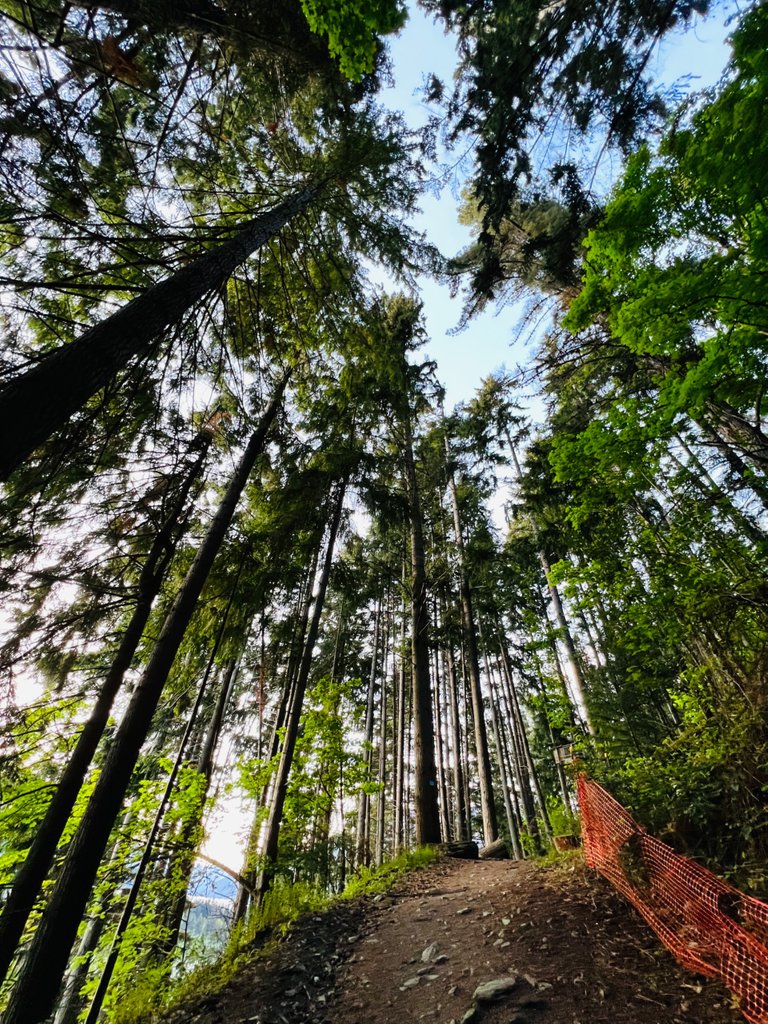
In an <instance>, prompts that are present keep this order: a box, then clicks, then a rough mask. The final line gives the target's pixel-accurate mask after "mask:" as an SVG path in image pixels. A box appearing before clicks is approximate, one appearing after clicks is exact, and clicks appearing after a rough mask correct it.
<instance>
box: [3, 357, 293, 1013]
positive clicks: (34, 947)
mask: <svg viewBox="0 0 768 1024" xmlns="http://www.w3.org/2000/svg"><path fill="white" fill-rule="evenodd" d="M288 377H289V373H286V374H285V375H284V376H283V379H282V381H281V382H280V384H279V385H278V387H277V389H276V391H275V394H274V396H273V398H272V400H271V401H270V403H269V405H268V406H267V408H266V409H265V410H264V413H263V414H262V417H261V420H260V422H259V425H258V428H257V429H256V430H255V431H254V433H253V435H252V436H251V439H250V441H249V442H248V445H247V447H246V449H245V452H244V453H243V455H242V458H241V459H240V462H239V464H238V466H237V469H236V470H235V472H234V474H233V476H232V478H231V480H230V482H229V485H228V487H227V489H226V491H225V493H224V497H223V498H222V500H221V503H220V504H219V507H218V510H217V512H216V514H215V516H214V518H213V520H212V521H211V525H210V526H209V528H208V532H207V534H206V536H205V538H204V539H203V541H202V543H201V545H200V548H199V549H198V551H197V554H196V555H195V558H194V560H193V562H192V565H191V566H190V568H189V570H188V572H187V575H186V577H185V579H184V582H183V584H182V586H181V588H180V590H179V592H178V594H177V596H176V599H175V601H174V602H173V605H172V606H171V609H170V611H169V612H168V614H167V616H166V618H165V622H164V623H163V627H162V629H161V632H160V636H159V637H158V640H157V643H156V644H155V648H154V650H153V652H152V656H151V658H150V660H149V662H148V664H147V666H146V668H145V670H144V672H143V673H142V676H141V679H140V680H139V682H138V684H137V686H136V689H135V690H134V692H133V696H132V698H131V701H130V703H129V705H128V708H127V710H126V713H125V716H124V717H123V720H122V722H121V724H120V728H119V729H118V731H117V733H116V735H115V738H114V741H113V743H112V745H111V747H110V749H109V753H108V755H107V757H106V759H105V762H104V767H103V769H102V772H101V775H100V777H99V781H98V783H97V784H96V788H95V789H94V791H93V794H92V795H91V799H90V800H89V802H88V806H87V807H86V809H85V813H84V815H83V819H82V821H81V823H80V826H79V828H78V830H77V832H76V833H75V835H74V837H73V838H72V841H71V843H70V845H69V849H68V852H67V857H66V859H65V861H64V864H63V867H62V871H61V875H60V876H59V879H58V881H57V883H56V886H55V887H54V890H53V892H52V894H51V897H50V899H49V901H48V904H47V906H46V908H45V911H44V912H43V916H42V919H41V921H40V924H39V925H38V928H37V931H36V932H35V935H34V938H33V940H32V943H31V945H30V949H29V952H28V954H27V956H26V958H25V960H24V964H23V967H22V969H21V971H20V972H19V977H18V981H17V983H16V985H15V987H14V990H13V992H12V994H11V999H10V1002H9V1004H8V1010H7V1013H6V1018H5V1024H40V1022H41V1021H43V1020H45V1018H46V1017H47V1016H48V1015H49V1014H50V1012H51V1010H52V1008H53V1004H54V1002H55V999H56V993H57V991H58V988H59V985H60V984H61V979H62V977H63V975H64V971H65V969H66V966H67V959H68V957H69V954H70V951H71V949H72V944H73V943H74V940H75V938H76V936H77V929H78V925H79V923H80V920H81V918H82V916H83V912H84V911H85V907H86V904H87V902H88V897H89V895H90V892H91V889H92V888H93V885H94V882H95V880H96V875H97V872H98V868H99V864H100V862H101V859H102V857H103V856H104V851H105V849H106V846H107V843H108V841H109V835H110V832H111V830H112V826H113V824H114V822H115V819H116V818H117V815H118V813H119V810H120V806H121V804H122V802H123V798H124V797H125V793H126V791H127V789H128V785H129V783H130V780H131V775H132V773H133V769H134V767H135V765H136V761H137V760H138V757H139V754H140V752H141V747H142V745H143V743H144V741H145V739H146V737H147V734H148V732H149V728H150V725H151V722H152V717H153V714H154V711H155V709H156V707H157V704H158V702H159V700H160V696H161V694H162V692H163V689H164V687H165V683H166V681H167V679H168V675H169V673H170V670H171V667H172V666H173V662H174V660H175V658H176V654H177V652H178V650H179V647H180V646H181V642H182V640H183V639H184V634H185V632H186V629H187V626H188V625H189V622H190V619H191V618H192V615H193V613H194V611H195V608H196V606H197V601H198V598H199V597H200V593H201V592H202V589H203V586H204V585H205V582H206V580H207V578H208V574H209V572H210V570H211V567H212V565H213V562H214V559H215V557H216V555H217V553H218V551H219V549H220V548H221V545H222V543H223V541H224V538H225V536H226V534H227V530H228V529H229V526H230V524H231V522H232V519H233V517H234V514H235V510H236V508H237V503H238V500H239V498H240V495H241V494H242V491H243V489H244V487H245V485H246V483H247V481H248V477H249V475H250V473H251V470H252V469H253V466H254V464H255V462H256V459H257V457H258V456H259V454H260V453H261V451H262V450H263V448H264V442H265V440H266V436H267V432H268V431H269V428H270V427H271V425H272V422H273V420H274V419H275V416H276V415H277V411H278V409H279V407H280V403H281V401H282V397H283V392H284V390H285V387H286V385H287V383H288Z"/></svg>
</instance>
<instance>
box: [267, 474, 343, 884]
mask: <svg viewBox="0 0 768 1024" xmlns="http://www.w3.org/2000/svg"><path fill="white" fill-rule="evenodd" d="M346 489H347V481H346V478H345V479H344V480H342V481H341V482H340V483H339V485H338V491H337V495H336V502H335V506H334V510H333V514H332V517H331V523H330V526H329V530H328V547H327V549H326V552H325V559H324V561H323V568H322V571H321V573H320V579H319V581H318V584H317V593H316V595H315V603H314V607H313V609H312V619H311V621H310V624H309V630H308V631H307V638H306V641H305V643H304V652H303V654H302V658H301V664H300V666H299V671H298V675H297V678H296V687H295V692H294V695H293V701H292V702H291V707H290V710H289V712H288V717H287V719H286V723H285V736H284V737H283V749H282V752H281V755H280V764H279V766H278V769H277V776H276V778H275V788H274V791H273V793H272V803H271V806H270V810H269V819H268V821H267V832H266V838H265V841H264V868H263V870H262V871H261V875H260V877H259V884H258V893H259V897H260V898H261V897H263V896H264V895H265V894H266V893H267V892H268V890H269V887H270V885H271V884H272V877H273V875H274V870H275V864H276V862H277V851H278V845H279V842H280V825H281V822H282V818H283V808H284V807H285V798H286V796H287V794H288V779H289V776H290V772H291V765H292V764H293V753H294V750H295V749H296V740H297V739H298V735H299V722H300V721H301V712H302V708H303V706H304V695H305V693H306V690H307V683H308V681H309V672H310V669H311V668H312V658H313V657H314V650H315V643H316V642H317V635H318V632H319V629H320V616H321V615H322V611H323V605H324V603H325V593H326V590H327V589H328V579H329V577H330V575H331V566H332V565H333V550H334V547H335V544H336V535H337V534H338V532H339V526H340V525H341V514H342V511H343V509H344V495H345V493H346Z"/></svg>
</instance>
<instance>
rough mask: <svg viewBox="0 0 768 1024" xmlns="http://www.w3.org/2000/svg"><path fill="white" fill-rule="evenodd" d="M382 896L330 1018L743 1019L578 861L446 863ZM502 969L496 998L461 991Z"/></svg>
mask: <svg viewBox="0 0 768 1024" xmlns="http://www.w3.org/2000/svg"><path fill="white" fill-rule="evenodd" d="M388 903H389V905H388V906H381V905H380V906H379V908H378V909H377V910H376V911H375V912H374V914H373V915H369V916H368V920H367V922H366V927H365V932H366V934H365V935H364V936H363V937H362V938H361V939H360V941H359V942H358V943H357V944H356V946H355V951H354V955H353V958H352V959H351V960H350V961H349V962H348V963H347V965H346V967H345V968H344V969H343V972H342V974H341V976H340V978H339V981H338V984H337V991H338V992H339V993H340V994H339V996H338V997H337V999H336V1000H335V1001H334V1002H333V1003H332V1005H331V1006H330V1007H329V1009H328V1020H329V1021H330V1022H332V1024H362V1022H365V1024H394V1022H398V1024H400V1022H402V1024H410V1022H412V1021H435V1022H439V1024H448V1022H449V1021H452V1020H453V1021H456V1022H457V1024H458V1022H460V1021H462V1020H465V1019H466V1020H467V1021H469V1020H471V1021H472V1022H473V1024H474V1022H475V1021H477V1022H483V1024H524V1022H530V1024H601V1022H611V1024H646V1022H647V1024H660V1022H667V1021H668V1022H675V1024H677V1022H680V1024H694V1022H697V1024H698V1022H701V1024H705V1022H706V1024H726V1022H728V1024H735V1022H737V1021H742V1022H743V1018H742V1017H741V1015H740V1014H739V1013H738V1012H737V1011H736V1010H734V1009H733V1007H732V1005H731V999H730V996H729V995H728V993H727V992H726V990H725V989H723V988H721V987H720V986H716V985H713V984H711V983H708V982H705V983H702V982H701V980H700V979H697V978H695V977H693V976H692V975H690V974H688V973H687V972H685V971H683V970H682V968H680V967H678V966H677V964H676V963H675V961H674V960H673V959H672V957H671V956H669V955H668V954H667V953H666V952H665V951H664V950H662V949H660V947H659V944H658V941H657V940H656V938H655V936H654V935H653V933H652V932H651V931H650V930H649V929H648V927H647V926H646V925H645V923H644V922H643V921H642V920H641V919H640V918H639V916H638V915H637V914H636V913H635V911H634V910H633V909H632V908H631V907H629V906H628V905H627V904H626V902H625V901H623V900H622V899H621V898H620V897H618V896H616V895H614V894H613V893H612V891H611V890H610V889H609V887H608V886H607V885H606V884H605V883H603V882H602V881H600V880H598V879H596V878H594V876H592V875H588V874H587V872H586V871H585V869H584V868H583V867H578V868H576V867H573V866H572V867H571V868H570V870H568V869H562V868H560V869H557V870H555V871H552V870H546V869H542V868H540V867H537V866H536V865H533V864H531V863H530V862H524V863H515V862H511V861H496V862H483V861H474V862H472V861H469V862H467V861H463V862H460V861H454V862H449V863H448V864H446V865H439V866H437V867H433V868H430V869H429V870H427V871H425V872H422V873H420V874H418V875H415V876H412V877H411V879H409V882H408V886H407V889H406V891H405V892H403V893H402V895H400V896H394V898H392V899H391V900H388ZM508 978H510V979H511V978H514V979H515V981H514V984H510V988H509V990H508V992H507V993H506V994H504V995H502V996H501V997H500V998H499V999H498V1001H489V1002H485V1001H478V1000H475V999H473V996H474V993H475V992H476V990H477V989H478V986H481V985H483V984H485V983H488V982H493V981H501V980H503V979H508ZM473 1008H474V1010H473Z"/></svg>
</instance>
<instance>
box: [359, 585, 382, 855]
mask: <svg viewBox="0 0 768 1024" xmlns="http://www.w3.org/2000/svg"><path fill="white" fill-rule="evenodd" d="M380 621H381V601H379V603H378V605H377V608H376V611H375V613H374V616H373V650H372V652H371V671H370V673H369V675H368V695H367V700H366V703H365V732H364V735H363V751H364V753H365V782H366V783H368V782H369V781H370V779H371V774H372V767H373V703H374V693H375V689H376V666H377V660H378V653H379V624H380ZM370 817H371V797H370V794H369V793H366V791H365V789H364V788H363V789H361V790H360V792H359V794H358V798H357V838H356V843H355V866H356V867H358V868H359V867H361V866H362V865H365V866H366V867H367V866H368V865H369V864H370V862H371V844H370Z"/></svg>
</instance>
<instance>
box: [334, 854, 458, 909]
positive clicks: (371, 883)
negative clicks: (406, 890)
mask: <svg viewBox="0 0 768 1024" xmlns="http://www.w3.org/2000/svg"><path fill="white" fill-rule="evenodd" d="M438 856H439V852H438V850H437V848H436V847H433V846H422V847H420V848H419V849H418V850H412V851H411V852H410V853H401V854H399V855H398V856H397V857H394V858H393V859H392V860H388V861H387V862H386V863H385V864H382V865H381V867H380V868H366V867H362V868H360V870H359V871H358V872H357V874H355V875H353V877H352V878H350V880H349V881H348V882H347V885H346V888H345V889H344V892H343V893H342V894H341V898H342V899H355V897H357V896H375V895H377V894H378V893H382V892H386V891H387V890H388V889H391V888H392V886H393V885H394V884H395V882H397V881H398V879H400V878H402V877H403V875H406V874H408V872H409V871H415V870H417V869H418V868H424V867H426V866H427V865H428V864H432V863H433V862H434V861H435V860H437V858H438Z"/></svg>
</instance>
